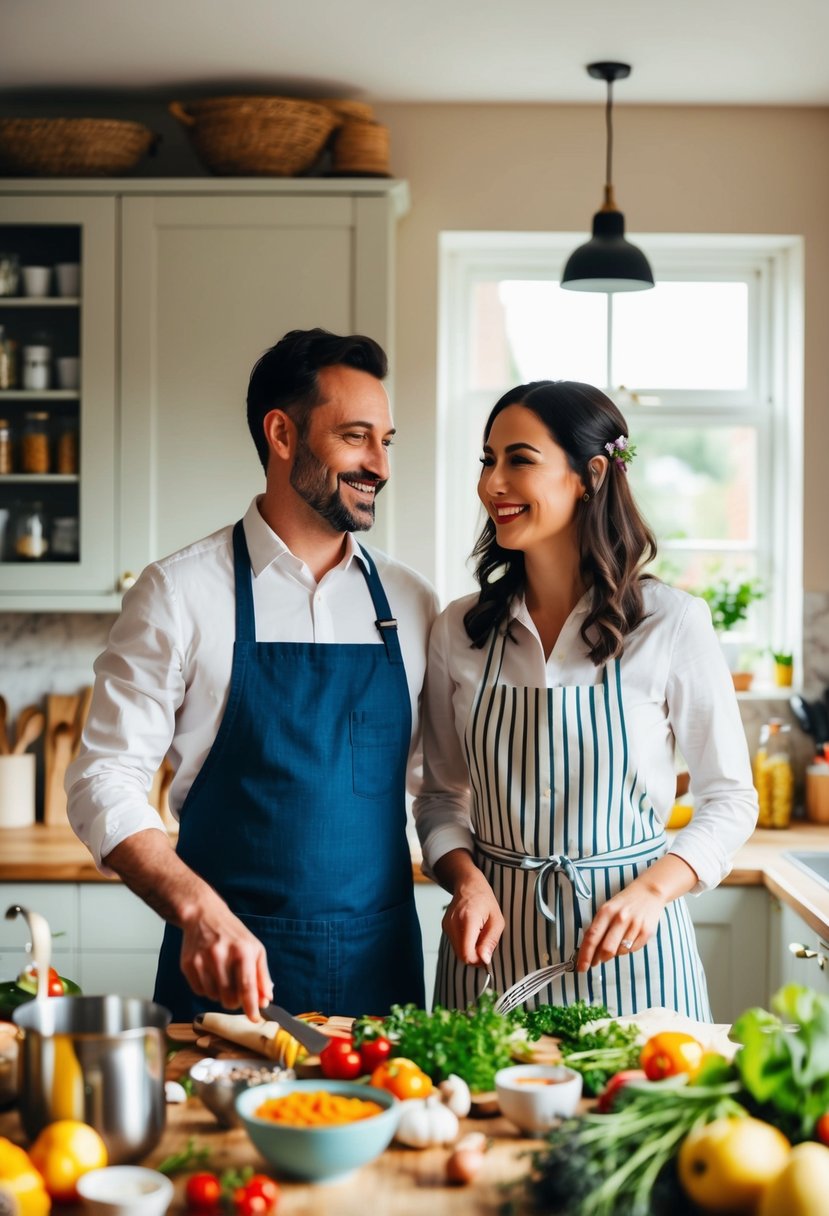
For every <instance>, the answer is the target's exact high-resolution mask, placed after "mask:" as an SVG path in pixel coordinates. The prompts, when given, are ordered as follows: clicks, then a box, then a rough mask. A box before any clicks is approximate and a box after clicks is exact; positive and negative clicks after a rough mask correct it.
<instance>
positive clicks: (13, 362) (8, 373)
mask: <svg viewBox="0 0 829 1216" xmlns="http://www.w3.org/2000/svg"><path fill="white" fill-rule="evenodd" d="M3 388H17V343H16V342H15V340H14V338H9V337H8V336H7V334H6V327H5V326H4V325H0V389H3Z"/></svg>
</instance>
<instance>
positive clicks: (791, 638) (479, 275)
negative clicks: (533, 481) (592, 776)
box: [436, 231, 804, 671]
mask: <svg viewBox="0 0 829 1216" xmlns="http://www.w3.org/2000/svg"><path fill="white" fill-rule="evenodd" d="M581 240H582V234H580V233H572V232H557V233H540V232H468V231H467V232H454V231H446V232H442V233H441V234H440V239H439V325H438V394H437V395H438V410H437V519H438V528H437V536H436V572H437V573H436V581H437V586H438V592H439V594H440V595H441V598H442V599H443V600H444V602H445V600H446V599H447V598H455V597H456V596H457V595H458V594H464V592H465V591H470V590H473V589H474V583H472V582H471V581H469V580H467V582H466V583H465V584H462V583H461V580H460V577H459V574H458V569H459V548H458V546H459V545H460V543H461V541H460V540H459V539H458V538H459V537H461V536H462V535H463V534H464V532H465V524H466V522H468V520H469V507H468V504H469V494H470V492H473V493H474V489H473V487H472V486H471V485H470V479H469V478H467V477H465V476H462V475H458V461H459V458H460V459H462V460H463V461H464V463H463V464H462V465H461V467H462V468H467V467H468V464H467V463H466V453H468V452H469V448H470V439H471V434H470V431H471V427H472V419H480V418H481V417H485V416H486V413H487V411H488V409H489V408H491V406H492V405H493V404H494V402H495V400H496V399H497V396H498V395H499V394H498V391H497V390H492V391H490V390H484V389H470V388H468V387H467V386H466V382H465V377H466V372H467V369H468V367H469V358H470V350H471V339H472V335H471V324H470V319H471V309H470V308H469V303H470V300H471V293H472V289H473V287H474V284H475V283H478V282H491V281H493V279H499V278H506V279H533V280H541V281H543V280H552V281H555V282H558V281H560V277H561V271H562V269H563V266H564V262H565V261H566V259H567V257H568V256H569V254H570V253H571V252H572V250H573V249H574V248H575V246H576V245H577V244H578V243H579V242H580V241H581ZM631 240H634V241H635V243H636V244H637V245H640V246H641V247H642V248H643V249H645V251H646V252H647V255H648V258H649V260H650V262H651V265H652V267H653V270H654V276H655V278H656V279H657V281H659V280H660V279H661V280H674V281H682V282H693V281H702V282H714V281H716V280H718V279H719V280H725V281H732V282H733V281H738V280H741V281H745V282H747V283H748V286H749V338H748V359H749V364H748V383H747V385H746V387H745V388H744V389H740V390H722V391H720V390H696V389H689V390H677V389H670V388H668V389H666V388H665V387H664V386H661V385H636V386H629V387H631V388H635V392H636V393H637V394H640V395H642V396H643V397H646V396H654V395H657V396H659V397H660V398H661V401H660V404H659V405H642V404H636V403H634V402H632V401H629V400H628V399H625V400H624V402H621V401H620V405H621V408H622V410H623V412H624V414H625V416H626V418H627V420H628V423H629V426H630V431H631V434H632V435H635V433H636V430H637V428H639V429H641V427H642V426H643V425H644V424H645V423H647V422H649V421H652V420H653V419H654V418H655V417H656V416H658V417H659V418H660V425H661V426H676V427H679V426H682V425H688V424H691V425H698V424H699V422H700V420H701V419H705V418H709V419H710V420H711V421H712V423H713V422H715V421H716V422H717V423H718V424H725V425H741V424H745V423H746V422H750V424H751V425H752V426H754V427H756V429H757V445H758V447H757V462H758V463H757V486H756V498H757V501H756V503H755V528H756V533H757V536H756V542H757V543H756V546H751V545H750V546H745V545H742V544H739V543H737V544H736V545H735V544H729V542H720V543H719V544H718V543H716V542H712V543H710V544H707V543H706V544H705V549H706V550H711V551H723V552H730V551H734V550H735V549H736V550H737V551H740V550H741V549H745V548H748V550H749V551H750V552H754V551H756V552H757V558H758V574H759V576H760V578H761V579H762V581H763V583H764V585H765V587H766V589H767V595H766V598H765V599H764V600H763V601H761V602H760V604H759V605H757V606H756V609H757V616H756V620H757V625H758V627H759V631H760V635H761V636H768V639H769V643H770V644H771V645H774V646H775V647H776V646H787V647H788V648H789V649H791V650H792V651H793V654H794V661H795V664H796V665H797V666H796V669H797V670H801V671H802V670H803V668H802V657H803V656H802V632H803V586H802V584H803V527H802V521H803V293H804V253H803V239H802V238H801V237H798V236H789V235H769V234H765V235H747V234H716V235H712V234H692V233H680V234H666V233H658V234H647V233H642V234H636V235H635V236H631ZM608 301H609V316H608V319H607V322H606V325H607V344H608V347H607V366H608V367H609V368H610V367H612V364H611V344H612V324H613V316H612V309H613V297H612V296H609V297H608ZM508 387H509V385H504V386H503V388H504V389H506V388H508ZM502 391H503V390H502ZM715 391H716V397H717V401H716V403H714V402H712V401H711V397H712V396H713V395H714V392H715ZM611 395H613V394H611ZM656 411H658V415H657V413H656ZM479 442H480V436H479V435H478V436H477V437H476V438H475V439H474V443H473V445H472V446H473V448H474V447H475V446H476V445H477V444H478V443H479ZM475 456H477V451H474V452H473V453H471V454H470V456H469V463H470V464H471V460H472V459H473V458H474V457H475ZM764 487H771V492H770V493H765V492H764ZM480 518H482V517H480ZM701 539H704V538H701ZM683 547H684V548H693V549H694V550H698V549H699V548H700V547H701V546H700V544H699V541H698V543H697V544H695V545H693V546H691V545H686V546H683V544H682V542H668V541H665V542H661V544H660V550H661V551H663V552H665V553H670V552H671V551H672V550H676V549H680V550H681V549H682V548H683ZM470 549H471V542H470V543H469V545H468V548H467V551H466V556H468V552H469V550H470ZM469 568H470V569H471V565H470V566H469Z"/></svg>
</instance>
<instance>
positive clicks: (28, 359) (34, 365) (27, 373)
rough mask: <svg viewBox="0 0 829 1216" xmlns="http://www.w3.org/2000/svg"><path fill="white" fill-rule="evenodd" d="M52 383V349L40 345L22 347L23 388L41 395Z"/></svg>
mask: <svg viewBox="0 0 829 1216" xmlns="http://www.w3.org/2000/svg"><path fill="white" fill-rule="evenodd" d="M51 382H52V348H51V346H46V345H45V344H43V343H41V344H39V345H37V346H24V347H23V387H24V389H26V390H27V391H28V392H35V393H43V392H45V391H46V389H48V388H49V386H50V384H51Z"/></svg>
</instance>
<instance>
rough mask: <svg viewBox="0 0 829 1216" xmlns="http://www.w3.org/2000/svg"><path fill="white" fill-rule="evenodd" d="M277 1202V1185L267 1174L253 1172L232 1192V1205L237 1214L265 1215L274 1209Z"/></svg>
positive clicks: (239, 1215)
mask: <svg viewBox="0 0 829 1216" xmlns="http://www.w3.org/2000/svg"><path fill="white" fill-rule="evenodd" d="M278 1203H279V1187H278V1185H277V1184H276V1183H275V1182H274V1180H273V1178H269V1177H268V1175H267V1174H254V1175H253V1177H252V1178H249V1179H248V1181H247V1182H246V1183H245V1184H244V1186H240V1187H237V1189H236V1190H235V1191H234V1192H233V1206H234V1208H235V1209H236V1211H237V1213H238V1216H267V1214H268V1213H270V1212H275V1211H276V1205H277V1204H278Z"/></svg>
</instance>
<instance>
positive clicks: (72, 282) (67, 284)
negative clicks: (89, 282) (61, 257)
mask: <svg viewBox="0 0 829 1216" xmlns="http://www.w3.org/2000/svg"><path fill="white" fill-rule="evenodd" d="M55 278H56V279H57V282H58V295H59V296H65V297H66V296H70V297H71V296H79V295H80V294H81V268H80V264H79V263H78V262H58V263H57V265H56V266H55Z"/></svg>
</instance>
